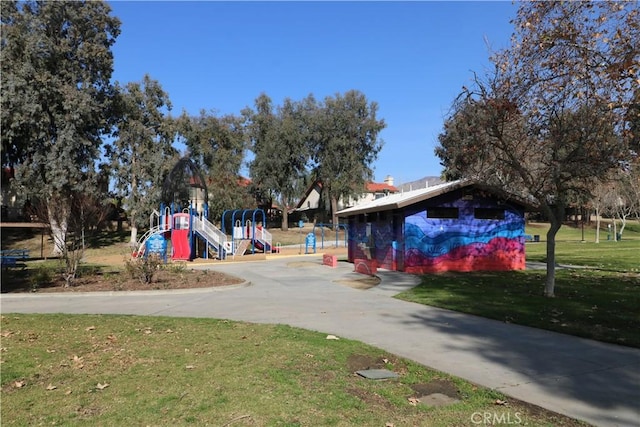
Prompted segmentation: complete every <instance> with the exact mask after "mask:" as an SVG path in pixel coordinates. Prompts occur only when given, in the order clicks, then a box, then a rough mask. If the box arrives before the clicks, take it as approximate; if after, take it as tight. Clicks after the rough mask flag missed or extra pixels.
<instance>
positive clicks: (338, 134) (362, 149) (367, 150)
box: [305, 90, 386, 224]
mask: <svg viewBox="0 0 640 427" xmlns="http://www.w3.org/2000/svg"><path fill="white" fill-rule="evenodd" d="M312 101H313V100H311V101H310V102H308V103H307V105H306V107H305V110H306V116H307V120H308V123H309V127H310V130H311V135H310V137H309V145H310V149H309V150H310V154H311V167H312V168H313V173H314V174H315V176H316V177H317V179H319V180H320V181H321V182H322V186H323V191H325V192H326V195H327V197H328V200H329V201H330V203H331V214H332V220H333V223H334V224H337V223H338V218H337V215H336V212H337V205H338V200H340V198H341V197H342V198H344V199H347V198H349V197H350V196H359V195H361V194H362V193H363V191H364V187H365V183H366V182H367V181H368V180H370V179H371V178H372V176H373V170H372V169H371V165H372V164H373V162H374V161H375V160H376V159H377V157H378V153H379V152H380V150H381V149H382V144H383V141H382V140H381V139H379V138H378V134H379V133H380V131H382V130H383V129H384V128H385V126H386V124H385V122H384V120H382V119H378V118H377V117H376V115H377V112H378V104H377V103H376V102H369V101H368V100H367V98H366V96H365V95H364V94H363V93H362V92H360V91H357V90H350V91H348V92H346V93H345V94H344V95H341V94H336V95H335V96H329V97H326V98H325V99H324V102H323V103H322V104H320V105H318V104H316V106H315V107H314V106H313V102H312Z"/></svg>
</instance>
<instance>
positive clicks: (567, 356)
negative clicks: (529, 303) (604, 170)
mask: <svg viewBox="0 0 640 427" xmlns="http://www.w3.org/2000/svg"><path fill="white" fill-rule="evenodd" d="M320 262H321V261H320V260H319V256H304V257H295V258H284V257H283V258H276V259H273V260H269V261H268V262H246V263H228V264H220V263H219V264H215V265H198V266H197V268H211V269H215V270H219V271H223V272H226V273H229V274H233V275H236V276H239V277H242V278H244V279H246V280H247V281H248V282H250V286H244V287H235V288H233V289H225V290H211V289H204V290H192V291H189V292H180V291H170V292H167V291H161V292H154V291H149V292H147V293H140V292H138V293H129V294H127V293H109V294H46V295H44V294H35V295H24V294H15V295H11V294H3V295H2V296H0V303H1V309H2V312H3V313H94V314H108V313H109V314H111V313H112V314H138V315H150V316H153V315H162V316H185V317H210V318H225V319H232V320H241V321H249V322H257V323H282V324H288V325H292V326H297V327H302V328H306V329H311V330H316V331H321V332H324V333H328V334H334V335H337V336H342V337H345V338H351V339H356V340H359V341H363V342H366V343H368V344H371V345H374V346H377V347H380V348H382V349H385V350H386V351H389V352H392V353H394V354H397V355H400V356H403V357H407V358H409V359H412V360H414V361H416V362H418V363H420V364H422V365H425V366H428V367H431V368H434V369H438V370H441V371H444V372H447V373H450V374H452V375H456V376H459V377H462V378H465V379H467V380H469V381H472V382H474V383H477V384H479V385H482V386H486V387H490V388H494V389H497V390H500V391H501V392H503V393H505V394H507V395H510V396H512V397H514V398H517V399H521V400H523V401H526V402H530V403H533V404H535V405H538V406H541V407H544V408H547V409H550V410H553V411H556V412H559V413H562V414H565V415H568V416H570V417H573V418H577V419H581V420H584V421H587V422H589V423H592V424H594V425H599V426H624V427H628V426H640V408H639V403H638V402H640V350H638V349H632V348H627V347H621V346H616V345H612V344H604V343H600V342H596V341H590V340H586V339H581V338H576V337H572V336H567V335H562V334H558V333H554V332H548V331H542V330H538V329H533V328H528V327H523V326H518V325H513V324H505V323H503V322H498V321H494V320H489V319H484V318H480V317H476V316H471V315H465V314H461V313H457V312H453V311H449V310H443V309H439V308H434V307H428V306H423V305H419V304H414V303H409V302H404V301H399V300H396V299H394V298H391V296H393V295H394V294H396V293H397V292H400V291H402V290H403V289H406V288H409V287H412V286H415V284H416V283H417V277H415V276H411V275H407V274H403V273H398V272H388V271H380V272H379V276H380V277H381V278H382V283H381V284H380V285H378V286H376V287H374V288H371V289H368V290H357V289H352V288H350V287H348V286H344V285H340V284H338V283H337V282H336V281H338V280H345V279H353V278H355V277H357V276H355V273H353V272H352V269H353V266H352V265H351V264H347V263H339V265H338V268H330V267H326V266H322V265H321V264H320ZM194 267H196V266H194Z"/></svg>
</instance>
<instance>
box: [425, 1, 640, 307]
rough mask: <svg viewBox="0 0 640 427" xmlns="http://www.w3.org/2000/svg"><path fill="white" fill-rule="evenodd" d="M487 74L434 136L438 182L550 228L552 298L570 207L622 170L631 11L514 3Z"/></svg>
mask: <svg viewBox="0 0 640 427" xmlns="http://www.w3.org/2000/svg"><path fill="white" fill-rule="evenodd" d="M514 25H515V33H514V36H513V40H512V46H511V47H510V48H508V49H506V50H504V51H502V52H499V53H498V54H496V55H495V56H494V57H493V58H492V60H493V62H494V64H495V72H494V73H493V74H492V75H490V76H489V77H488V79H486V81H481V80H480V79H476V80H475V84H474V87H472V88H470V89H466V88H465V89H464V90H463V92H462V94H461V95H460V96H459V97H458V99H457V100H456V102H455V103H454V106H453V112H452V114H451V116H450V117H449V119H448V120H447V121H446V123H445V128H444V132H443V133H442V134H441V135H440V137H439V141H440V146H439V147H438V148H436V155H438V156H439V157H440V159H441V160H442V164H443V166H444V167H445V175H447V176H449V177H464V178H473V179H478V180H480V181H482V182H484V183H486V184H488V185H492V186H494V187H495V188H498V189H502V190H510V191H516V192H519V193H520V194H521V196H523V197H525V198H526V199H528V200H531V201H532V203H536V204H537V205H538V206H539V207H540V209H541V210H542V211H543V212H544V213H545V214H546V216H547V217H548V218H549V221H550V223H551V227H550V229H549V232H548V233H547V275H546V280H545V286H544V294H545V295H546V296H549V297H553V296H554V288H555V236H556V233H557V232H558V230H559V229H560V227H561V226H562V222H563V220H564V219H565V207H566V206H567V203H568V202H569V201H570V200H585V199H586V198H588V197H589V196H590V193H591V191H592V190H593V189H594V188H595V187H596V184H597V183H598V182H599V181H601V180H603V179H606V178H607V177H608V176H609V174H610V172H611V171H612V170H615V169H618V168H620V167H621V166H622V165H623V164H625V162H627V161H628V159H629V156H630V154H631V151H630V150H629V143H630V141H631V133H630V132H629V129H630V123H629V111H630V110H631V108H632V105H633V97H634V96H633V92H632V90H631V88H633V87H634V85H635V84H637V82H636V81H635V80H636V79H637V76H638V72H639V71H640V70H639V69H638V67H639V66H638V63H639V62H638V54H639V53H638V52H639V49H640V39H639V35H638V31H639V25H640V24H639V20H638V7H637V3H621V2H598V3H595V2H524V3H521V4H520V8H519V11H518V16H517V18H516V19H515V20H514Z"/></svg>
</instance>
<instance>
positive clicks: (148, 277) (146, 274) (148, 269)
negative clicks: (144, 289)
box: [125, 254, 163, 284]
mask: <svg viewBox="0 0 640 427" xmlns="http://www.w3.org/2000/svg"><path fill="white" fill-rule="evenodd" d="M162 264H163V259H162V257H161V256H160V255H158V254H149V255H148V256H144V257H139V258H132V259H129V260H126V261H125V268H126V270H127V273H128V274H129V275H130V276H131V277H132V278H134V279H138V280H140V281H141V282H142V283H145V284H149V283H152V282H153V279H154V276H155V274H156V272H157V271H158V270H159V269H160V266H161V265H162Z"/></svg>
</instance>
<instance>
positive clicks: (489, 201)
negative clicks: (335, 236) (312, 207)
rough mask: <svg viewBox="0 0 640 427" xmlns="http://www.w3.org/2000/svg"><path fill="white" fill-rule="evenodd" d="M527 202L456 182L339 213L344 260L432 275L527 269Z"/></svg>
mask: <svg viewBox="0 0 640 427" xmlns="http://www.w3.org/2000/svg"><path fill="white" fill-rule="evenodd" d="M525 206H526V204H525V203H524V202H522V201H520V200H518V199H516V198H515V197H513V196H512V195H508V194H497V193H496V192H494V191H492V190H489V189H487V188H485V187H483V186H482V185H480V184H478V183H474V182H471V181H454V182H448V183H444V184H440V185H436V186H433V187H427V188H422V189H419V190H414V191H409V192H402V193H395V194H392V195H389V196H387V197H384V198H380V199H377V200H373V201H371V202H369V203H366V204H362V205H358V206H354V207H351V208H347V209H343V210H341V211H340V212H338V215H339V216H340V217H342V218H345V219H346V220H347V222H348V229H349V247H348V256H349V261H350V262H354V263H356V264H358V262H365V263H367V262H368V263H369V264H370V265H372V266H373V268H374V269H375V268H377V267H380V268H385V269H388V270H397V271H405V272H408V273H433V272H442V271H477V270H521V269H524V268H525V237H524V234H525V233H524V225H525V220H524V213H525Z"/></svg>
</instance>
